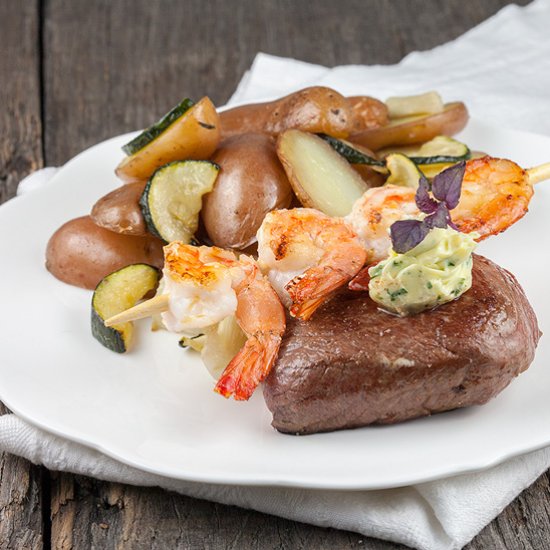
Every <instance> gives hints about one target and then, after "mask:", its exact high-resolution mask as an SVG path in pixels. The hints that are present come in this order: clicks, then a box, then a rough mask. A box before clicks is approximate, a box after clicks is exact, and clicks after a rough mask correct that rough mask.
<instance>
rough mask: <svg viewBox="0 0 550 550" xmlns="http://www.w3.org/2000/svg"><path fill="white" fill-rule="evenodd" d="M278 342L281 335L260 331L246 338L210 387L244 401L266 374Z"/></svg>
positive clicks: (270, 366) (271, 365)
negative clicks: (265, 333) (214, 385)
mask: <svg viewBox="0 0 550 550" xmlns="http://www.w3.org/2000/svg"><path fill="white" fill-rule="evenodd" d="M280 345H281V336H279V335H275V334H267V335H264V334H260V335H259V336H258V337H256V336H252V337H251V338H249V339H248V340H247V341H246V343H245V345H244V346H243V348H242V349H241V351H239V353H237V355H235V357H233V359H232V360H231V362H230V363H229V364H228V365H227V367H226V368H225V370H224V371H223V373H222V375H221V377H220V379H219V380H218V383H217V384H216V387H215V388H214V391H216V392H217V393H219V394H220V395H223V396H224V397H227V398H229V397H231V396H233V397H234V399H235V400H236V401H246V400H248V399H249V398H250V396H251V395H252V394H253V393H254V390H255V389H256V388H257V387H258V385H259V384H260V382H262V380H264V378H265V377H266V376H267V375H268V374H269V372H270V371H271V368H272V367H273V364H274V363H275V359H276V358H277V354H278V353H279V347H280Z"/></svg>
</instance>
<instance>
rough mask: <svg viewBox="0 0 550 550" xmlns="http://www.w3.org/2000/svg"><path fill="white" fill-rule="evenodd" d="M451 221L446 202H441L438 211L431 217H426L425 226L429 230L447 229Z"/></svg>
mask: <svg viewBox="0 0 550 550" xmlns="http://www.w3.org/2000/svg"><path fill="white" fill-rule="evenodd" d="M450 221H451V216H450V215H449V211H448V210H447V207H446V206H445V203H444V202H440V203H439V204H438V205H437V209H436V211H435V212H434V213H433V214H431V215H430V216H426V217H425V218H424V224H425V225H426V227H427V228H428V229H433V228H434V227H440V228H441V229H445V228H446V227H447V224H448V223H449V222H450Z"/></svg>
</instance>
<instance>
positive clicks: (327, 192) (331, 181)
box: [277, 130, 368, 216]
mask: <svg viewBox="0 0 550 550" xmlns="http://www.w3.org/2000/svg"><path fill="white" fill-rule="evenodd" d="M277 155H278V157H279V160H280V161H281V163H282V165H283V168H284V169H285V172H286V175H287V177H288V180H289V181H290V185H292V189H293V190H294V193H295V194H296V196H297V197H298V200H299V201H300V202H301V203H302V205H303V206H305V207H309V208H316V209H317V210H320V211H321V212H323V213H324V214H327V215H328V216H347V215H348V214H349V213H350V212H351V209H352V207H353V204H354V203H355V201H356V200H357V199H358V198H359V197H361V196H362V195H363V193H364V192H365V191H366V190H367V188H368V187H367V184H366V183H365V182H364V181H363V179H362V178H361V176H360V175H359V174H358V173H357V172H356V171H355V170H354V169H353V168H352V167H351V166H350V164H349V162H347V161H346V160H345V159H344V158H342V156H341V155H339V154H338V153H337V152H336V151H335V150H334V149H333V148H332V147H331V146H330V145H329V144H328V143H327V142H326V141H324V140H322V139H321V138H320V137H318V136H316V135H314V134H310V133H308V132H302V131H300V130H286V131H285V132H282V133H281V134H279V138H278V140H277Z"/></svg>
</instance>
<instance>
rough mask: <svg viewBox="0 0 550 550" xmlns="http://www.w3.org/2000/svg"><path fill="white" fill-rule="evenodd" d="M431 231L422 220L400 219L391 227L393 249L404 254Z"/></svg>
mask: <svg viewBox="0 0 550 550" xmlns="http://www.w3.org/2000/svg"><path fill="white" fill-rule="evenodd" d="M428 232H429V228H428V227H426V225H425V224H424V223H423V222H421V221H420V220H399V221H398V222H394V223H393V224H392V226H391V227H390V236H391V241H392V245H393V249H394V250H395V251H396V252H397V253H398V254H404V253H405V252H408V251H409V250H411V249H412V248H414V247H415V246H416V245H417V244H420V243H421V242H422V241H423V240H424V238H425V237H426V235H427V234H428Z"/></svg>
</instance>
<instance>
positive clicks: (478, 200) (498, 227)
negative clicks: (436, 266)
mask: <svg viewBox="0 0 550 550" xmlns="http://www.w3.org/2000/svg"><path fill="white" fill-rule="evenodd" d="M532 196H533V185H532V184H531V182H530V181H529V176H528V174H527V172H526V171H525V170H524V169H523V168H521V167H520V166H518V165H517V164H516V163H515V162H512V161H511V160H506V159H497V158H492V157H488V156H486V157H483V158H479V159H474V160H469V161H468V162H467V163H466V172H465V174H464V180H463V182H462V193H461V195H460V201H459V203H458V206H457V207H456V208H455V209H454V210H453V211H452V212H451V216H452V219H453V221H454V223H455V224H456V225H457V227H458V228H459V229H460V231H462V232H463V233H471V232H472V231H477V233H479V235H480V238H479V239H478V240H483V239H485V238H487V237H489V236H490V235H496V234H497V233H500V232H502V231H504V230H505V229H508V227H510V226H511V225H512V224H514V223H515V222H517V221H518V220H519V219H520V218H522V217H523V216H524V215H525V214H526V212H527V209H528V206H529V201H530V200H531V197H532Z"/></svg>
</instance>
